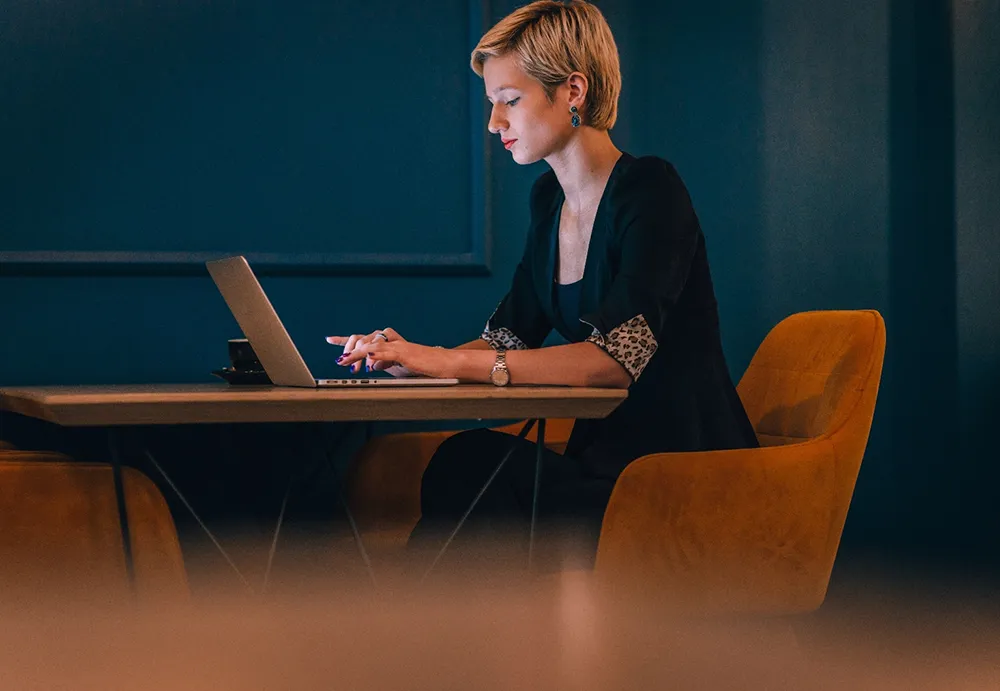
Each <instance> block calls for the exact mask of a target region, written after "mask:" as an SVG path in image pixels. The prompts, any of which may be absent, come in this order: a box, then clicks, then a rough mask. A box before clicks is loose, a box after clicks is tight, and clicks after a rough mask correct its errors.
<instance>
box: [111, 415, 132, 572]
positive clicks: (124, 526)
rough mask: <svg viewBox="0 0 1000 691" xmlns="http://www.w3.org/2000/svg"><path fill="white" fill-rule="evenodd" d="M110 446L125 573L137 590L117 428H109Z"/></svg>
mask: <svg viewBox="0 0 1000 691" xmlns="http://www.w3.org/2000/svg"><path fill="white" fill-rule="evenodd" d="M108 447H109V448H110V451H111V477H112V479H113V481H114V485H115V501H116V503H117V504H118V525H119V527H120V528H121V535H122V549H123V550H124V552H125V573H126V574H127V575H128V582H129V586H130V587H131V588H132V589H133V590H135V562H134V561H133V559H132V534H131V531H130V530H129V524H128V507H127V506H126V505H125V486H124V485H123V483H122V466H121V450H120V449H119V448H118V438H117V435H116V434H115V430H114V429H113V428H112V429H109V430H108Z"/></svg>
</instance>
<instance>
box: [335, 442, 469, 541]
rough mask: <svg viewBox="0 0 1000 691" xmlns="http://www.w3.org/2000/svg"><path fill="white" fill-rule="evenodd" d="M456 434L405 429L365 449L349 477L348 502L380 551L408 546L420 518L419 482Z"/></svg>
mask: <svg viewBox="0 0 1000 691" xmlns="http://www.w3.org/2000/svg"><path fill="white" fill-rule="evenodd" d="M453 434H455V432H453V431H442V432H406V433H402V434H387V435H385V436H382V437H375V438H374V439H372V440H370V441H369V442H368V443H367V444H365V445H364V447H362V449H361V451H359V452H358V455H357V456H355V458H354V462H353V465H352V468H351V471H350V474H349V475H348V479H347V498H348V499H347V500H348V504H349V505H350V507H351V511H352V512H353V513H354V518H355V520H357V522H358V529H359V530H360V531H361V532H362V534H364V536H365V540H366V542H371V543H373V544H372V547H374V548H375V549H376V550H377V549H378V548H379V546H380V545H381V543H385V545H386V546H399V545H402V544H405V542H406V539H407V537H408V536H409V534H410V531H412V530H413V526H415V525H416V524H417V521H418V520H419V519H420V482H421V480H422V479H423V476H424V470H425V469H426V468H427V464H428V463H429V462H430V460H431V457H432V456H433V455H434V452H435V451H437V449H438V447H439V446H441V444H442V443H443V442H444V440H445V439H447V438H448V437H450V436H451V435H453Z"/></svg>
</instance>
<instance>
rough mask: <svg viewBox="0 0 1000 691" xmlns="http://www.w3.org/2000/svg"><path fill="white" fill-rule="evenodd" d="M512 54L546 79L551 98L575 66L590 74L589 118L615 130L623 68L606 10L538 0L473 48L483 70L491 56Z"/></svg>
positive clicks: (475, 65)
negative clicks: (605, 16)
mask: <svg viewBox="0 0 1000 691" xmlns="http://www.w3.org/2000/svg"><path fill="white" fill-rule="evenodd" d="M508 54H513V55H514V56H516V60H517V63H518V66H519V67H520V68H521V69H522V70H524V71H525V73H526V74H528V76H530V77H532V78H534V79H535V80H537V81H538V82H540V83H541V85H542V87H543V88H544V89H545V94H546V96H548V98H549V100H550V101H551V100H552V99H553V97H554V95H555V90H556V87H557V86H559V85H560V84H562V83H563V82H565V81H566V79H567V78H568V77H569V76H570V74H572V73H573V72H580V73H581V74H583V75H584V76H586V77H587V82H588V88H587V100H586V104H585V106H584V108H582V109H581V113H580V115H581V116H582V119H583V122H584V123H585V124H587V125H589V126H591V127H595V128H597V129H601V130H610V129H611V128H612V127H614V124H615V120H617V119H618V95H619V94H620V93H621V90H622V73H621V67H620V65H619V63H618V47H617V46H616V45H615V39H614V36H612V35H611V27H609V26H608V23H607V21H606V20H605V19H604V15H603V14H601V11H600V10H599V9H597V8H596V7H594V6H593V5H591V4H590V3H588V2H583V0H572V2H570V3H568V4H566V3H564V2H557V1H556V0H538V2H533V3H531V4H530V5H525V6H524V7H521V8H518V9H516V10H514V11H513V12H511V13H510V14H509V15H507V16H506V17H504V18H503V19H501V20H500V21H499V22H497V24H496V25H495V26H494V27H493V28H492V29H490V30H489V31H487V32H486V34H485V35H484V36H483V37H482V38H481V39H479V44H478V45H477V46H476V48H475V50H473V51H472V61H471V62H472V69H473V70H474V71H475V72H476V74H478V75H479V76H480V77H482V76H483V64H484V63H485V62H486V60H487V59H489V58H492V57H500V56H504V55H508Z"/></svg>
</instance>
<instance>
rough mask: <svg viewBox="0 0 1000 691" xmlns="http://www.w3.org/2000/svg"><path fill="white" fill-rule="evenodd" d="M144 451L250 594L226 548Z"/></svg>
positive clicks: (165, 473)
mask: <svg viewBox="0 0 1000 691" xmlns="http://www.w3.org/2000/svg"><path fill="white" fill-rule="evenodd" d="M144 453H145V455H146V459H147V460H148V461H149V462H150V463H151V464H152V465H153V467H154V468H155V469H156V472H158V473H159V474H160V475H162V476H163V479H164V480H166V482H167V484H168V485H169V486H170V489H172V490H173V492H174V494H176V495H177V498H178V499H180V500H181V503H182V504H184V507H185V508H186V509H187V510H188V512H189V513H190V514H191V515H192V516H193V517H194V520H196V521H197V522H198V525H200V526H201V529H202V530H204V531H205V534H206V535H208V539H209V540H211V541H212V544H213V545H215V548H216V549H217V550H219V553H220V554H221V555H222V558H223V559H225V560H226V563H227V564H229V566H230V568H232V570H233V571H234V572H236V576H237V577H238V578H239V579H240V581H241V582H242V583H243V585H244V586H245V587H246V589H247V590H248V591H249V592H250V593H251V594H253V592H254V589H253V586H252V585H250V581H248V580H247V579H246V577H245V576H244V575H243V572H242V571H240V570H239V567H237V566H236V563H235V562H234V561H233V560H232V559H231V558H230V556H229V554H228V553H227V552H226V550H225V549H223V547H222V545H221V544H220V543H219V541H218V540H217V539H216V538H215V535H213V534H212V531H211V530H209V529H208V526H207V525H205V521H203V520H201V516H199V515H198V512H197V511H195V510H194V507H193V506H191V504H190V502H188V500H187V497H185V496H184V495H183V494H182V493H181V491H180V490H179V489H178V488H177V485H175V484H174V481H173V480H171V479H170V476H169V475H167V472H166V471H165V470H164V469H163V468H162V467H161V466H160V464H159V463H157V462H156V459H155V458H154V457H153V454H151V453H150V452H149V449H145V450H144Z"/></svg>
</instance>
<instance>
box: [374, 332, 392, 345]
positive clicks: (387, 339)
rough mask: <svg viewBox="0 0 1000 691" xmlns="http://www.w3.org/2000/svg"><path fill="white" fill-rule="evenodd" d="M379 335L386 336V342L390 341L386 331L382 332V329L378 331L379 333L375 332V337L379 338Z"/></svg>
mask: <svg viewBox="0 0 1000 691" xmlns="http://www.w3.org/2000/svg"><path fill="white" fill-rule="evenodd" d="M379 336H381V337H382V338H384V339H385V342H386V343H388V342H389V337H388V336H386V335H385V334H384V333H382V332H381V331H379V332H378V333H377V334H375V338H378V337H379Z"/></svg>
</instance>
